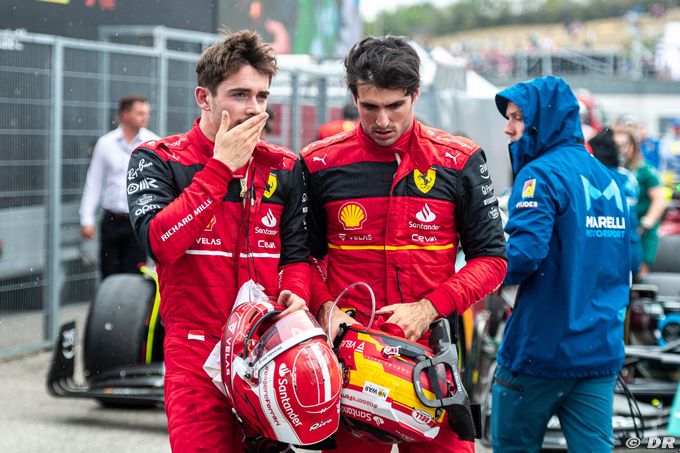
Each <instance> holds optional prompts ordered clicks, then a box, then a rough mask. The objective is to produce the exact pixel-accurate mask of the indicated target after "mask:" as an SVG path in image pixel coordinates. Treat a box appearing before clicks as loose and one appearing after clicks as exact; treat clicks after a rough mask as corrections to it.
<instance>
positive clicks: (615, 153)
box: [588, 127, 619, 168]
mask: <svg viewBox="0 0 680 453" xmlns="http://www.w3.org/2000/svg"><path fill="white" fill-rule="evenodd" d="M588 144H589V145H590V147H591V148H592V150H593V156H595V158H596V159H597V160H599V161H600V162H602V163H603V164H604V166H605V167H609V168H616V167H618V166H619V145H617V144H616V141H614V131H612V130H611V129H609V128H608V127H607V128H605V129H602V130H601V131H600V132H598V134H597V135H596V136H595V137H593V138H591V139H590V141H589V142H588Z"/></svg>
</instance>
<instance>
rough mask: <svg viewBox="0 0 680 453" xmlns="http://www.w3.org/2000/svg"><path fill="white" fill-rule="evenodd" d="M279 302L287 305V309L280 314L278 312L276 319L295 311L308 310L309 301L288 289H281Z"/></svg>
mask: <svg viewBox="0 0 680 453" xmlns="http://www.w3.org/2000/svg"><path fill="white" fill-rule="evenodd" d="M278 302H279V304H280V305H283V306H284V307H286V309H285V310H283V312H281V313H280V314H278V315H277V316H276V319H281V318H283V317H284V316H286V315H289V314H291V313H293V312H294V311H298V310H308V308H307V303H305V300H304V299H303V298H302V297H300V296H298V295H297V294H293V293H292V292H290V291H289V290H287V289H284V290H283V291H281V293H280V294H279V301H278Z"/></svg>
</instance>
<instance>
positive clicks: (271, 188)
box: [264, 173, 277, 226]
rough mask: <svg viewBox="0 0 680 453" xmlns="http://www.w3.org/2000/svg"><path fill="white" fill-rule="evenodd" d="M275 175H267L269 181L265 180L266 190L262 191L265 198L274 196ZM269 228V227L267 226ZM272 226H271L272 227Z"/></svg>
mask: <svg viewBox="0 0 680 453" xmlns="http://www.w3.org/2000/svg"><path fill="white" fill-rule="evenodd" d="M276 185H277V184H276V175H273V174H271V173H270V174H269V179H267V190H265V191H264V196H265V198H269V197H271V196H272V195H274V192H275V191H276ZM267 226H269V225H267ZM272 226H273V225H272Z"/></svg>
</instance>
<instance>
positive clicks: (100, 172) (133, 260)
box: [80, 96, 159, 279]
mask: <svg viewBox="0 0 680 453" xmlns="http://www.w3.org/2000/svg"><path fill="white" fill-rule="evenodd" d="M150 110H151V107H150V105H149V101H148V100H147V99H146V98H144V97H142V96H125V97H123V98H121V99H120V101H119V107H118V118H119V125H118V127H117V128H116V129H114V130H112V131H111V132H109V133H108V134H106V135H103V136H102V137H100V138H99V140H97V144H96V145H95V147H94V153H93V154H92V161H91V162H90V168H89V169H88V170H87V178H86V180H85V188H84V189H83V197H82V199H81V202H80V234H81V236H82V237H83V239H85V240H91V239H93V238H94V237H95V235H96V233H97V227H96V216H97V209H98V207H99V206H100V205H101V207H102V209H103V211H104V213H103V216H102V220H101V229H100V231H99V239H100V248H99V267H100V271H101V275H102V279H104V278H106V277H108V276H109V275H111V274H117V273H135V272H137V269H138V266H139V264H140V263H143V262H144V261H146V255H145V253H144V252H143V251H142V249H141V248H140V247H139V245H138V244H137V241H136V239H135V236H134V232H133V231H132V226H131V225H130V218H129V215H128V204H127V193H126V186H127V179H128V177H129V176H130V175H128V174H127V173H128V163H129V160H130V154H131V153H132V151H133V150H134V149H135V148H137V147H138V146H139V145H141V144H142V143H144V142H147V141H149V140H157V139H158V138H159V137H158V136H157V135H156V134H154V133H153V132H151V131H150V130H148V129H146V126H148V124H149V114H150ZM142 166H143V165H142V162H140V168H139V169H137V170H136V171H144V169H143V168H142ZM130 171H133V170H132V169H131V170H130ZM132 176H133V177H135V176H136V175H132ZM150 183H151V182H150ZM139 209H144V206H143V205H141V206H139Z"/></svg>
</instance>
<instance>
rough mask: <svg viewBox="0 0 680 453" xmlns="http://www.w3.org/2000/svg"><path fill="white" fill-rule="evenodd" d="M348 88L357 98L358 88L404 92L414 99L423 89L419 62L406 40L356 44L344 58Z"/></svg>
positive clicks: (393, 38) (381, 39)
mask: <svg viewBox="0 0 680 453" xmlns="http://www.w3.org/2000/svg"><path fill="white" fill-rule="evenodd" d="M345 70H346V72H347V87H348V88H349V89H350V91H351V92H352V94H353V95H354V96H356V95H357V85H358V84H359V83H368V84H370V85H374V86H376V87H377V88H387V89H396V88H403V89H404V91H405V92H406V94H407V95H410V96H413V95H414V94H415V93H416V91H418V88H419V87H420V58H419V57H418V54H417V53H416V51H415V50H414V49H413V47H411V46H410V45H409V44H408V43H407V42H406V40H405V39H404V38H400V37H397V36H382V37H379V38H376V37H373V36H369V37H367V38H364V39H362V40H361V41H359V42H358V43H356V44H354V46H353V47H352V49H351V50H350V51H349V53H348V54H347V57H345Z"/></svg>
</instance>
